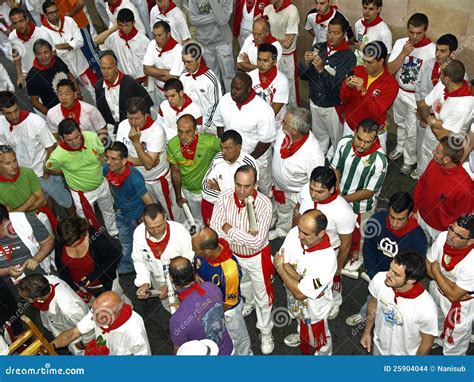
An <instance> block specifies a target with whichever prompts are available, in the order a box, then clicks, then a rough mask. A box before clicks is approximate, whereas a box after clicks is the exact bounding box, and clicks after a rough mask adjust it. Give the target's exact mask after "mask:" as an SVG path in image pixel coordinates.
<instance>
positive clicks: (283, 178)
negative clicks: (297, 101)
mask: <svg viewBox="0 0 474 382" xmlns="http://www.w3.org/2000/svg"><path fill="white" fill-rule="evenodd" d="M274 150H275V152H274V154H273V160H272V177H273V181H274V186H273V188H272V191H273V199H274V201H275V206H276V213H277V221H276V223H275V229H274V230H272V231H270V233H269V239H270V240H274V239H276V238H278V237H285V236H286V235H287V234H288V231H289V230H290V229H291V220H292V219H291V218H292V215H293V210H294V208H295V205H296V203H297V195H298V193H299V192H300V190H301V188H302V187H303V186H304V185H305V184H307V183H308V182H309V179H310V175H311V172H312V171H313V169H314V168H315V167H318V166H324V154H323V152H322V150H321V147H320V146H319V143H318V141H317V140H316V138H315V137H314V135H313V134H312V132H311V113H310V112H309V111H308V110H306V109H303V108H290V109H289V111H288V112H287V113H286V115H285V118H284V119H283V131H280V132H279V133H278V135H277V139H276V141H275V147H274Z"/></svg>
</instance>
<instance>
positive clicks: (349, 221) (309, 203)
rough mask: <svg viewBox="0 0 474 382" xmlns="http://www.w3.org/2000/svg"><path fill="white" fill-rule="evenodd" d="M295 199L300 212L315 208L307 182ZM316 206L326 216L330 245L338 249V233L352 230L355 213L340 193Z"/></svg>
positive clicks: (339, 242) (341, 233) (342, 233)
mask: <svg viewBox="0 0 474 382" xmlns="http://www.w3.org/2000/svg"><path fill="white" fill-rule="evenodd" d="M297 200H298V203H299V205H300V209H299V213H300V214H303V213H305V212H306V211H308V210H312V209H314V208H315V207H314V205H315V202H313V199H312V198H311V194H310V192H309V182H308V183H307V184H305V185H304V186H303V187H302V188H301V191H300V192H299V194H298V198H297ZM316 208H317V209H318V210H319V211H321V212H322V213H323V214H324V215H325V216H326V218H327V220H328V226H327V227H326V233H327V234H328V236H329V240H330V241H331V246H332V247H333V248H334V249H335V250H336V249H338V248H339V246H340V245H341V240H340V239H339V235H349V234H350V233H352V232H353V231H354V229H355V226H356V219H357V215H356V214H354V211H353V210H352V207H351V205H350V204H349V203H347V202H346V200H345V199H344V198H343V197H342V196H340V195H338V196H337V197H336V198H335V199H334V200H332V201H331V202H329V203H324V201H323V203H317V206H316Z"/></svg>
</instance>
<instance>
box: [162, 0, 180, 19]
mask: <svg viewBox="0 0 474 382" xmlns="http://www.w3.org/2000/svg"><path fill="white" fill-rule="evenodd" d="M174 8H176V4H175V3H173V0H171V1H170V5H169V7H168V9H167V10H166V11H164V12H163V11H161V9H160V8H158V11H160V15H163V16H166V15H167V13H168V12H170V11H172V10H173V9H174Z"/></svg>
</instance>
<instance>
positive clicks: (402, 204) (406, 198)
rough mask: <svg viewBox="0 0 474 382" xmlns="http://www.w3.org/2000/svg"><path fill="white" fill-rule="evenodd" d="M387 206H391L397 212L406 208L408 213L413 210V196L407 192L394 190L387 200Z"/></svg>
mask: <svg viewBox="0 0 474 382" xmlns="http://www.w3.org/2000/svg"><path fill="white" fill-rule="evenodd" d="M388 206H389V208H392V209H393V210H394V211H395V212H396V213H397V214H399V213H400V212H403V211H405V210H408V214H410V213H411V211H413V198H412V197H411V196H410V194H409V193H408V192H404V191H398V192H395V193H394V194H393V195H392V196H391V197H390V200H389V202H388Z"/></svg>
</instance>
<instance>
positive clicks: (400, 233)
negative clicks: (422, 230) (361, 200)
mask: <svg viewBox="0 0 474 382" xmlns="http://www.w3.org/2000/svg"><path fill="white" fill-rule="evenodd" d="M385 227H386V228H387V229H388V230H389V231H390V232H391V233H393V234H394V235H395V236H396V237H402V236H405V235H407V234H408V233H409V232H411V231H413V230H414V229H415V228H416V227H419V225H418V222H417V221H416V219H415V218H414V217H410V218H409V219H408V221H407V224H406V225H405V227H403V228H401V229H399V230H396V229H393V228H392V226H391V225H390V218H389V217H388V216H387V219H386V220H385Z"/></svg>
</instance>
